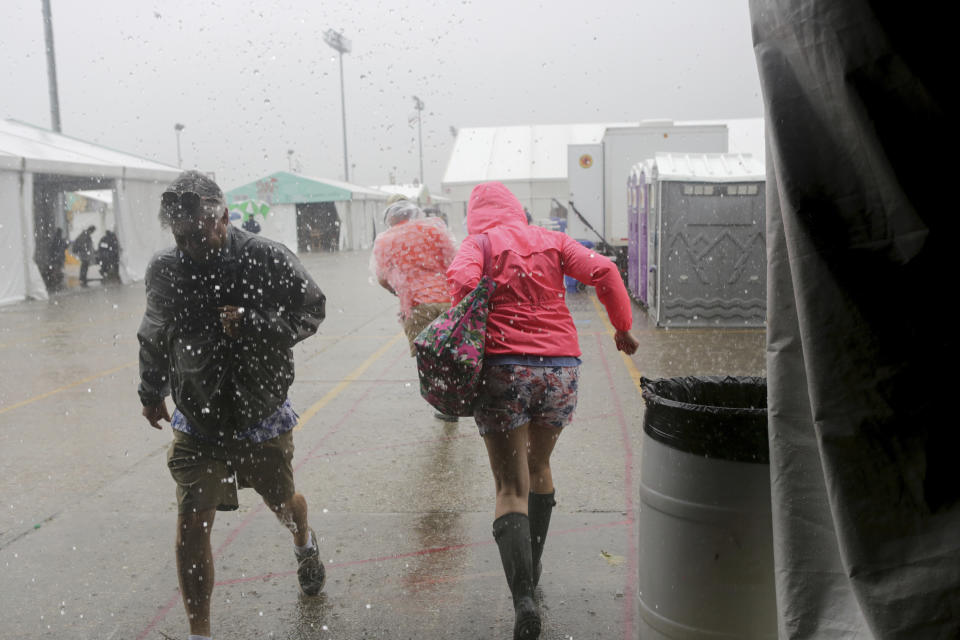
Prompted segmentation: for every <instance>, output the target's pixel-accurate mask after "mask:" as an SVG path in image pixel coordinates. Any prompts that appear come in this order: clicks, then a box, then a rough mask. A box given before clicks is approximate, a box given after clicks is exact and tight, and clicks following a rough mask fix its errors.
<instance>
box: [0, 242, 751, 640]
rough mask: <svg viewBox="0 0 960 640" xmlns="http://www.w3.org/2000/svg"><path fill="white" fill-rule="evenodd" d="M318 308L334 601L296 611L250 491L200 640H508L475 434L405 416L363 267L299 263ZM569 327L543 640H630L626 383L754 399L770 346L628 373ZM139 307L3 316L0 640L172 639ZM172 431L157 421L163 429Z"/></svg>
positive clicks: (168, 534)
mask: <svg viewBox="0 0 960 640" xmlns="http://www.w3.org/2000/svg"><path fill="white" fill-rule="evenodd" d="M301 257H302V259H303V261H304V263H305V264H306V265H307V267H308V268H309V269H310V271H311V272H312V274H313V276H314V278H315V279H316V280H317V282H318V283H319V284H320V286H321V288H322V289H323V290H324V292H325V293H326V294H327V301H328V302H327V319H326V321H325V322H324V323H323V324H322V325H321V330H320V333H319V334H318V335H317V336H314V337H313V338H310V339H308V340H307V341H305V342H303V343H301V344H300V345H298V346H297V347H296V349H295V354H296V363H297V379H296V382H295V383H294V385H293V387H292V388H291V392H290V397H291V400H292V401H293V404H294V406H295V407H296V409H297V410H298V412H299V413H300V414H301V419H302V420H301V422H302V424H301V427H300V428H298V430H297V431H296V433H295V435H294V440H295V443H296V454H295V456H294V465H295V478H296V482H297V486H298V489H299V490H300V491H301V492H302V493H304V495H305V496H306V497H307V500H308V502H309V507H310V522H311V525H312V526H313V528H314V529H315V530H316V531H317V533H318V535H319V536H320V538H321V540H320V549H321V557H322V558H323V560H324V562H325V564H326V567H327V574H328V580H327V585H326V588H325V590H324V593H323V594H322V595H321V596H319V597H315V598H309V597H304V596H302V595H300V593H299V589H298V586H297V579H296V563H295V560H294V555H293V550H292V547H291V541H290V534H289V533H288V532H287V531H286V530H284V529H283V528H281V526H280V525H279V524H278V523H277V522H276V520H275V519H274V517H273V515H272V514H270V513H269V512H268V511H267V510H266V509H265V508H264V507H263V506H262V504H261V503H260V501H259V499H258V497H257V496H256V494H255V493H253V492H252V491H251V490H246V491H242V492H241V493H240V509H239V510H238V511H235V512H228V513H219V514H218V515H217V518H216V523H215V525H214V528H213V548H214V554H215V558H216V581H217V583H216V588H215V590H214V594H213V607H212V614H213V630H214V638H218V639H227V638H236V639H246V638H318V639H338V640H353V639H359V638H397V639H401V638H417V639H428V640H429V639H432V638H454V639H459V638H463V639H473V638H510V637H511V633H512V625H513V611H512V607H511V602H510V594H509V591H508V589H507V586H506V582H505V580H504V576H503V570H502V569H501V566H500V560H499V555H498V552H497V549H496V546H495V544H494V543H493V538H492V535H491V522H492V520H493V496H494V486H493V479H492V477H491V474H490V471H489V468H488V466H487V457H486V452H485V449H484V446H483V443H482V441H481V439H480V437H479V436H478V435H477V433H476V426H475V425H474V423H473V419H472V418H461V419H460V421H459V423H455V424H449V423H444V422H441V421H439V420H436V419H435V418H434V417H433V410H432V408H431V407H429V406H428V405H427V404H426V403H425V402H424V401H423V400H421V399H420V396H419V393H418V384H417V374H416V367H415V364H414V361H413V359H412V358H410V356H409V353H408V350H407V344H406V340H405V339H404V338H403V337H402V335H401V333H400V328H399V325H398V323H397V318H396V312H397V303H396V299H395V298H393V297H392V296H390V295H389V294H387V293H386V292H385V291H383V290H382V289H380V288H379V287H378V286H375V285H374V284H372V283H371V281H370V278H369V274H368V271H367V262H368V260H369V253H367V252H352V253H342V254H326V255H318V254H306V255H305V256H301ZM568 305H569V306H570V309H571V311H572V312H573V315H574V318H575V320H576V323H577V326H578V328H579V331H580V342H581V348H582V350H583V366H582V369H581V386H580V394H579V405H578V409H577V414H576V417H575V419H574V422H573V424H572V425H571V426H570V427H569V428H568V429H566V430H565V431H564V434H563V436H562V437H561V438H560V441H559V443H558V445H557V448H556V450H555V453H554V455H553V472H554V479H555V483H556V486H557V500H558V506H557V508H556V509H555V510H554V514H553V520H552V523H551V529H550V535H549V538H548V540H547V545H546V550H545V552H544V557H543V564H544V573H543V577H542V578H541V580H540V587H539V588H538V597H539V599H540V605H541V609H542V612H543V615H544V629H543V633H542V634H541V637H542V638H545V639H549V640H553V639H567V638H573V639H576V640H580V639H585V638H604V639H617V640H619V639H624V640H629V639H631V638H635V637H637V629H638V615H639V614H638V600H637V597H638V594H637V571H638V567H637V550H638V546H639V545H642V544H643V540H640V539H638V532H637V526H636V509H637V502H638V497H637V496H638V486H637V483H638V481H639V461H640V456H639V453H640V443H641V434H642V428H641V420H642V412H643V407H642V404H643V403H642V400H641V398H640V393H639V389H638V379H639V375H641V374H642V375H644V376H647V377H661V376H672V375H693V374H736V375H762V374H763V373H764V361H763V345H764V334H763V332H762V330H757V329H743V330H704V329H689V330H670V331H665V330H658V329H654V328H652V327H650V326H648V325H647V322H646V316H645V314H644V313H643V312H642V311H640V310H639V309H638V310H637V311H636V312H635V318H636V321H635V327H634V328H635V332H636V334H637V336H638V338H639V339H640V343H641V346H640V350H639V351H638V353H637V354H636V355H635V356H633V357H632V358H627V357H625V356H622V355H621V354H619V353H618V352H617V351H616V350H615V348H614V346H613V340H612V337H611V333H610V329H609V326H608V325H607V323H606V321H605V316H603V315H601V313H600V310H601V307H600V306H599V303H598V302H597V300H596V298H595V297H594V296H593V295H592V293H578V294H571V295H570V296H569V297H568ZM143 306H144V293H143V285H142V283H136V284H132V285H125V286H119V287H116V288H107V289H103V288H100V287H99V286H93V287H91V288H90V289H88V290H85V291H79V290H76V291H70V292H67V293H66V294H63V295H60V296H57V297H56V298H54V299H52V300H51V301H49V302H27V303H22V304H17V305H12V306H7V307H2V308H0V359H2V365H0V496H2V505H0V508H2V517H0V569H2V573H0V598H2V601H3V606H2V608H0V638H78V639H79V638H97V639H111V638H116V639H120V638H123V639H138V640H139V639H142V638H150V639H162V638H177V639H184V640H185V639H186V638H187V636H188V627H187V623H186V616H185V614H184V612H183V607H182V605H181V601H180V596H179V592H178V590H177V578H176V573H175V565H174V556H173V538H174V529H175V526H174V525H175V518H176V497H175V492H174V489H175V487H174V483H173V480H172V479H171V478H170V475H169V473H168V471H167V469H166V464H165V463H166V460H165V454H166V449H167V445H168V442H169V440H170V431H169V427H168V426H165V428H164V430H163V431H162V432H158V431H155V430H153V429H151V428H150V427H149V425H147V423H146V421H145V420H144V419H143V418H142V417H141V416H140V403H139V400H138V398H137V394H136V385H137V382H138V379H137V366H136V359H137V342H136V330H137V326H138V323H139V319H140V314H141V313H142V311H143ZM171 408H172V407H171Z"/></svg>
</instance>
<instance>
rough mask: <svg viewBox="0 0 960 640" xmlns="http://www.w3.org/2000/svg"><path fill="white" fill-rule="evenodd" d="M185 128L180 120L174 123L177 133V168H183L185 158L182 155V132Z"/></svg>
mask: <svg viewBox="0 0 960 640" xmlns="http://www.w3.org/2000/svg"><path fill="white" fill-rule="evenodd" d="M185 128H186V127H185V125H182V124H180V123H179V122H178V123H177V124H175V125H173V130H174V131H176V133H177V169H182V168H183V158H181V157H180V132H181V131H183V130H184V129H185Z"/></svg>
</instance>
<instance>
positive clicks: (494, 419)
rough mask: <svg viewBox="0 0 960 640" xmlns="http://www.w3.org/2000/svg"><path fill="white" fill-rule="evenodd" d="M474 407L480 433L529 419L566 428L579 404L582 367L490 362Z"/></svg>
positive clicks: (483, 434)
mask: <svg viewBox="0 0 960 640" xmlns="http://www.w3.org/2000/svg"><path fill="white" fill-rule="evenodd" d="M482 375H483V383H484V384H483V388H482V391H481V392H480V396H479V398H478V399H477V404H476V407H475V408H474V411H473V417H474V420H476V421H477V427H479V428H480V435H482V436H485V435H487V434H488V433H494V432H503V431H511V430H513V429H516V428H517V427H520V426H523V425H524V424H526V423H528V422H536V423H537V424H539V425H541V426H550V427H556V428H557V429H562V428H563V427H565V426H567V425H568V424H570V420H572V419H573V411H574V409H576V408H577V382H578V381H579V379H580V367H534V366H524V365H516V364H498V365H488V366H486V367H484V369H483V374H482Z"/></svg>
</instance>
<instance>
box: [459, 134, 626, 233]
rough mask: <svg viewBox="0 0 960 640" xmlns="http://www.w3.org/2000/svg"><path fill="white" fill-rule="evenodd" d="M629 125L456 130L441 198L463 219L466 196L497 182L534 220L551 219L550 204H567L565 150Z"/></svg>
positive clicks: (595, 140) (593, 141) (567, 189)
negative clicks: (458, 206) (454, 205)
mask: <svg viewBox="0 0 960 640" xmlns="http://www.w3.org/2000/svg"><path fill="white" fill-rule="evenodd" d="M636 124H637V123H635V122H633V123H630V122H619V123H617V122H609V123H592V124H551V125H521V126H507V127H464V128H462V129H459V130H458V131H457V138H456V140H455V141H454V143H453V151H451V153H450V160H449V161H448V162H447V168H446V171H445V172H444V174H443V195H444V197H447V198H450V199H451V200H452V201H454V202H455V203H457V202H459V203H462V208H463V211H461V215H460V216H454V217H459V218H462V217H463V215H462V214H465V213H466V210H465V205H466V202H467V200H468V199H469V198H470V191H471V190H472V189H473V187H475V186H476V185H477V184H479V183H481V182H486V181H488V180H498V181H500V182H503V183H504V184H505V185H507V186H508V187H509V188H510V190H511V191H512V192H513V193H514V195H516V196H517V198H518V199H519V200H520V202H521V203H523V205H524V206H525V207H527V208H528V209H529V210H530V213H531V214H532V215H533V217H534V218H545V217H547V216H548V215H549V214H550V209H551V205H552V201H553V200H554V199H556V200H557V201H559V202H560V203H563V204H566V202H567V200H568V199H569V195H570V193H569V191H570V189H569V187H568V185H567V145H571V144H589V143H597V142H600V140H602V139H603V134H604V133H605V132H606V130H607V128H608V127H625V126H632V125H636Z"/></svg>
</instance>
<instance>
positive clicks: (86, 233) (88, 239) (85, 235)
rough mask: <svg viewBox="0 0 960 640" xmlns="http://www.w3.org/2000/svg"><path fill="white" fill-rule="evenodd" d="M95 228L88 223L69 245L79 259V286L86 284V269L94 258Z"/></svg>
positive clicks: (71, 251)
mask: <svg viewBox="0 0 960 640" xmlns="http://www.w3.org/2000/svg"><path fill="white" fill-rule="evenodd" d="M96 230H97V228H96V227H95V226H93V225H90V226H89V227H87V228H86V229H84V230H83V231H81V232H80V235H78V236H77V237H76V238H74V240H73V243H72V244H71V245H70V253H72V254H73V255H74V256H76V258H77V260H79V261H80V286H81V287H85V286H87V270H88V269H89V268H90V263H91V262H92V261H93V259H94V252H93V232H94V231H96Z"/></svg>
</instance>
